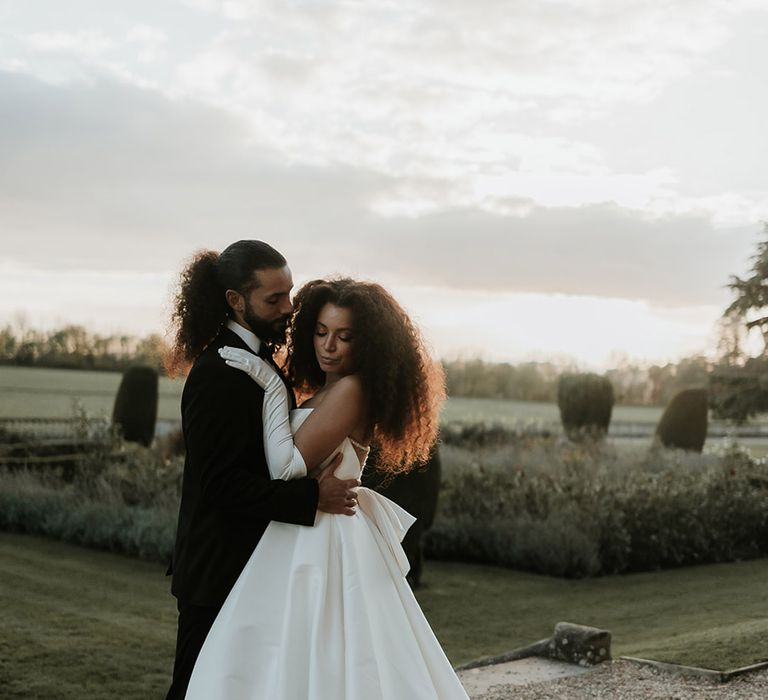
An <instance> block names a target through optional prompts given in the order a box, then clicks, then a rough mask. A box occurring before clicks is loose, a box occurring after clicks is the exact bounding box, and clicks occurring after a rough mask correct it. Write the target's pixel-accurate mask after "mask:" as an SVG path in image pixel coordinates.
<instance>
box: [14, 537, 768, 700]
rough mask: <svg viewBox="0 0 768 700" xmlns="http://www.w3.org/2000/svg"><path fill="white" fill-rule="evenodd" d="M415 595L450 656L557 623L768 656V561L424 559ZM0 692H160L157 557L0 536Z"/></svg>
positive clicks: (169, 618)
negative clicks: (597, 573) (569, 572)
mask: <svg viewBox="0 0 768 700" xmlns="http://www.w3.org/2000/svg"><path fill="white" fill-rule="evenodd" d="M425 580H426V584H427V585H426V587H425V588H424V589H423V590H422V591H421V592H420V593H419V596H418V597H419V600H420V602H421V604H422V606H423V608H424V610H425V612H426V614H427V617H428V618H429V620H430V622H431V623H432V625H433V627H434V629H435V632H436V633H437V635H438V637H439V638H440V639H441V641H442V642H443V644H444V646H445V650H446V652H447V654H448V656H449V657H450V659H451V660H452V661H453V662H454V663H455V664H458V663H461V662H463V661H467V660H469V659H472V658H475V657H478V656H482V655H487V654H498V653H502V652H505V651H509V650H511V649H513V648H516V647H519V646H523V645H526V644H529V643H531V642H533V641H536V640H538V639H541V638H543V637H547V636H549V635H550V633H551V631H552V628H553V626H554V624H555V623H556V622H558V621H560V620H568V621H571V622H579V623H583V624H591V625H595V626H600V627H606V628H608V629H610V630H611V631H612V632H613V639H614V645H613V651H614V655H620V654H624V655H634V656H643V657H646V658H654V659H659V660H664V661H673V662H674V661H677V662H682V663H688V664H694V665H700V666H708V667H712V668H721V669H723V668H732V667H734V666H739V665H743V664H747V663H750V662H754V661H758V660H762V659H765V658H768V590H767V587H766V583H765V582H766V580H768V560H758V561H752V562H742V563H736V564H723V565H715V566H706V567H697V568H689V569H679V570H675V571H665V572H658V573H650V574H636V575H631V576H622V577H609V578H603V579H590V580H580V581H569V580H562V579H555V578H548V577H545V576H536V575H533V574H525V573H520V572H516V571H509V570H504V569H496V568H491V567H483V566H473V565H466V564H455V563H443V562H432V561H430V562H427V567H426V576H425ZM0 609H2V618H3V622H2V625H3V626H2V635H0V688H2V689H3V693H2V697H3V698H9V699H10V698H41V699H42V698H45V699H46V700H75V699H77V700H88V699H90V698H105V697H110V698H121V699H122V700H133V699H135V700H147V699H149V698H161V697H162V695H163V693H164V691H165V689H166V685H167V682H168V679H169V676H170V670H171V663H172V655H173V645H174V633H175V620H176V614H175V608H174V603H173V600H172V598H171V597H170V596H169V594H168V582H167V580H166V579H165V577H164V576H163V570H162V567H161V566H159V565H157V564H151V563H147V562H142V561H137V560H134V559H129V558H126V557H121V556H118V555H114V554H107V553H103V552H95V551H91V550H87V549H82V548H79V547H73V546H70V545H66V544H62V543H59V542H53V541H49V540H45V539H41V538H37V537H30V536H25V535H12V534H8V533H0Z"/></svg>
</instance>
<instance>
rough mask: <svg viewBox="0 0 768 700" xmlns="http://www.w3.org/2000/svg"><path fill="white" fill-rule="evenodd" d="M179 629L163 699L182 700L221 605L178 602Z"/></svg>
mask: <svg viewBox="0 0 768 700" xmlns="http://www.w3.org/2000/svg"><path fill="white" fill-rule="evenodd" d="M178 608H179V631H178V634H177V635H176V660H175V661H174V664H173V682H172V683H171V688H170V690H169V691H168V695H166V696H165V700H184V696H185V695H186V694H187V686H188V685H189V678H190V676H191V675H192V669H193V668H194V667H195V661H197V655H198V654H199V653H200V648H201V647H202V646H203V642H204V641H205V638H206V637H207V636H208V631H209V630H210V629H211V626H212V625H213V621H214V620H215V619H216V615H218V614H219V610H220V609H221V607H220V606H219V607H201V606H199V605H186V604H184V603H182V602H181V601H179V602H178Z"/></svg>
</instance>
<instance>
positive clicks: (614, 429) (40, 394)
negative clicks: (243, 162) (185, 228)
mask: <svg viewBox="0 0 768 700" xmlns="http://www.w3.org/2000/svg"><path fill="white" fill-rule="evenodd" d="M120 378H121V374H120V373H119V372H92V371H81V370H59V369H39V368H27V367H4V366H0V397H1V399H0V418H36V417H40V418H70V417H72V401H73V400H74V399H75V398H79V399H80V400H81V401H82V402H83V404H84V406H85V409H86V411H87V412H88V413H89V414H90V415H92V416H96V417H98V416H110V415H111V414H112V405H113V402H114V397H115V394H116V393H117V388H118V386H119V384H120ZM183 386H184V382H183V380H182V379H177V380H170V379H168V378H166V377H161V378H160V397H159V405H158V420H159V421H164V422H175V421H178V420H180V413H179V411H180V401H181V391H182V388H183ZM662 410H663V408H662V407H659V406H616V407H615V408H614V411H613V418H612V421H611V434H613V435H616V434H617V433H618V434H620V437H616V440H617V442H620V443H621V444H622V445H626V446H630V445H632V444H635V443H637V444H646V443H647V442H648V434H649V433H651V432H652V431H653V428H654V426H655V425H656V423H657V422H658V420H659V418H660V416H661V413H662ZM442 420H443V422H446V423H447V422H453V421H459V422H465V423H499V424H501V425H504V426H507V427H520V426H525V425H534V426H537V427H541V428H548V429H550V430H552V431H554V432H559V431H560V414H559V411H558V408H557V405H556V404H554V403H542V402H535V401H502V400H496V399H472V398H451V399H448V401H447V402H446V403H445V406H444V408H443V414H442ZM751 427H752V428H758V429H759V428H763V429H765V428H767V427H768V420H766V418H765V417H762V418H761V419H760V420H756V421H754V422H753V423H752V424H751ZM718 429H719V431H720V432H721V433H722V431H723V426H719V425H718V424H717V423H713V424H712V432H713V433H714V432H715V431H716V430H718ZM627 433H629V434H630V435H633V434H635V433H637V434H638V437H637V438H634V437H627ZM739 441H740V442H741V443H742V444H744V445H746V446H748V447H749V448H750V449H751V450H752V451H753V454H755V455H756V456H763V455H766V454H768V434H767V435H766V436H764V437H750V438H740V440H739ZM722 443H723V439H722V438H720V437H715V436H714V435H713V436H712V437H711V438H710V440H709V441H708V443H707V444H708V445H709V446H710V447H716V446H718V445H720V444H722Z"/></svg>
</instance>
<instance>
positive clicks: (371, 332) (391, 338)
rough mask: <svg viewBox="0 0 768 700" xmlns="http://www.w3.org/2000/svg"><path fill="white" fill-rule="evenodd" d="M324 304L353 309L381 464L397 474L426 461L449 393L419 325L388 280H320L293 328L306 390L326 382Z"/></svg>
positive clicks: (301, 388) (291, 344)
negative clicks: (317, 344)
mask: <svg viewBox="0 0 768 700" xmlns="http://www.w3.org/2000/svg"><path fill="white" fill-rule="evenodd" d="M325 304H333V305H335V306H340V307H343V308H346V309H350V310H351V312H352V323H353V326H352V354H353V361H354V366H355V368H356V374H357V375H358V376H359V377H360V379H361V381H362V384H363V387H364V391H365V396H366V400H367V410H368V413H367V415H368V416H369V420H370V426H371V430H372V432H373V443H374V444H375V445H376V447H377V469H379V470H381V471H385V472H388V473H389V474H391V475H394V474H398V473H402V472H406V471H409V470H411V469H412V468H414V467H415V466H418V465H419V464H423V463H424V462H426V461H427V459H428V458H429V455H430V451H431V449H432V448H433V446H434V443H435V440H436V438H437V429H438V417H439V411H440V404H441V403H442V401H443V400H444V399H445V379H444V375H443V371H442V368H441V367H440V365H439V364H438V363H436V362H435V361H433V360H432V359H431V358H430V357H429V354H428V352H427V350H426V347H425V345H424V341H423V339H422V337H421V333H420V332H419V330H418V328H417V327H416V326H415V325H414V324H413V322H412V321H411V319H410V318H409V317H408V314H407V313H406V312H405V311H404V310H403V308H402V307H401V306H400V304H398V303H397V301H396V300H395V299H394V298H393V297H392V295H391V294H390V293H389V292H387V290H386V289H384V288H383V287H382V286H380V285H378V284H375V283H372V282H359V281H356V280H352V279H348V278H342V279H329V280H322V279H319V280H313V281H312V282H308V283H307V284H305V285H304V286H303V287H302V288H301V289H300V290H299V291H298V293H297V294H296V296H295V298H294V300H293V305H294V312H293V318H292V321H291V325H290V328H289V332H288V346H287V349H288V361H287V372H288V376H289V378H290V380H291V383H292V384H293V386H294V388H295V389H296V391H297V393H299V394H301V395H306V394H312V393H314V392H315V391H317V390H318V389H319V388H320V387H321V386H322V385H323V384H324V383H325V373H324V372H323V371H322V370H321V369H320V365H319V364H318V362H317V358H316V356H315V349H314V342H313V339H314V334H315V330H316V324H317V318H318V316H319V314H320V310H321V309H322V308H323V306H325Z"/></svg>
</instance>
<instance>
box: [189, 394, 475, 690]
mask: <svg viewBox="0 0 768 700" xmlns="http://www.w3.org/2000/svg"><path fill="white" fill-rule="evenodd" d="M312 410H313V409H311V408H299V409H296V410H294V411H292V412H291V428H292V432H295V431H296V430H298V428H299V426H300V425H301V423H303V421H304V420H305V419H306V418H307V417H308V416H309V414H310V413H311V411H312ZM337 451H341V452H342V454H343V458H342V462H341V464H340V465H339V467H338V468H337V470H336V476H338V477H339V478H341V479H351V478H359V476H360V473H361V471H362V467H363V465H364V463H365V457H366V456H367V454H366V453H365V452H363V449H362V448H361V446H360V445H358V446H357V449H356V448H355V446H353V444H352V442H351V441H350V439H349V438H346V439H345V440H344V441H343V443H342V444H341V446H340V448H339V450H337ZM358 451H359V452H360V455H359V454H358ZM334 454H335V453H334ZM361 457H362V460H361ZM361 461H362V463H361ZM271 468H272V467H270V469H271ZM414 520H415V519H414V518H413V517H412V516H411V515H410V514H408V513H407V512H406V511H405V510H403V509H402V508H400V507H399V506H398V505H396V504H395V503H393V502H392V501H390V500H389V499H387V498H385V497H384V496H382V495H381V494H378V493H376V492H375V491H371V490H370V489H366V488H362V487H361V488H359V489H358V508H357V513H356V514H355V515H353V516H347V515H330V514H327V513H321V512H318V514H317V516H316V519H315V526H314V527H302V526H299V525H288V524H284V523H278V522H271V523H270V524H269V527H268V528H267V530H266V532H265V533H264V535H263V537H262V538H261V540H260V542H259V544H258V546H257V547H256V549H255V550H254V552H253V555H252V556H251V558H250V560H249V561H248V563H247V564H246V565H245V568H244V569H243V572H242V573H241V575H240V578H239V579H238V580H237V582H236V583H235V585H234V587H233V588H232V591H231V592H230V594H229V596H228V598H227V600H226V602H225V603H224V606H223V607H222V609H221V612H220V613H219V615H218V617H217V618H216V621H215V622H214V624H213V627H212V628H211V631H210V633H209V634H208V637H207V639H206V641H205V644H204V645H203V648H202V650H201V652H200V656H199V657H198V660H197V663H196V665H195V669H194V672H193V674H192V678H191V680H190V684H189V688H188V691H187V695H186V698H187V700H454V698H456V699H460V700H467V694H466V693H465V692H464V689H463V688H462V686H461V683H460V682H459V680H458V678H457V677H456V674H455V673H454V671H453V669H452V667H451V664H450V662H449V661H448V659H447V658H446V656H445V654H444V653H443V650H442V649H441V648H440V643H439V642H438V641H437V639H436V638H435V635H434V634H433V632H432V630H431V629H430V627H429V623H428V622H427V620H426V618H425V617H424V614H423V613H422V612H421V609H420V608H419V605H418V603H417V602H416V599H415V597H414V595H413V593H412V592H411V589H410V587H409V585H408V583H407V582H406V580H405V574H406V573H407V571H408V560H407V558H406V556H405V553H404V552H403V549H402V547H401V545H400V541H401V540H402V538H403V536H404V535H405V533H406V531H407V530H408V528H409V527H410V526H411V525H412V524H413V522H414Z"/></svg>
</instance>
